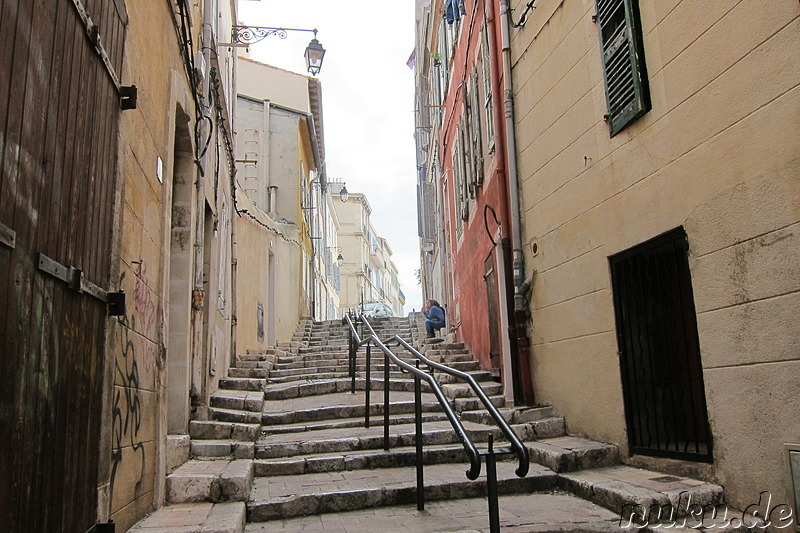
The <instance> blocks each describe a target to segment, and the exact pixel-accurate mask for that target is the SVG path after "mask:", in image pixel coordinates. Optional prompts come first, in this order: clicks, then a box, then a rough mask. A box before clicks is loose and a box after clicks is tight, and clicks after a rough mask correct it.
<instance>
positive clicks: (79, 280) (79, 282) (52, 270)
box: [39, 253, 125, 316]
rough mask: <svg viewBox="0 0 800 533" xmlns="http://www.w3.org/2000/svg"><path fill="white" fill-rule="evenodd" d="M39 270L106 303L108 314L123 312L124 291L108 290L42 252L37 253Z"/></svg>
mask: <svg viewBox="0 0 800 533" xmlns="http://www.w3.org/2000/svg"><path fill="white" fill-rule="evenodd" d="M39 270H41V271H42V272H45V273H47V274H50V275H51V276H53V277H54V278H56V279H60V280H61V281H63V282H64V283H66V284H67V286H68V287H69V288H70V289H71V290H73V291H75V292H78V293H86V294H89V295H90V296H93V297H95V298H97V299H98V300H100V301H101V302H103V303H106V304H108V314H109V315H110V316H122V315H124V314H125V291H122V290H120V291H119V292H108V291H106V290H105V289H102V288H100V287H98V286H97V285H95V284H94V283H92V282H91V281H88V280H86V278H84V277H83V270H81V269H79V268H75V267H65V266H64V265H62V264H61V263H59V262H58V261H54V260H53V259H50V258H49V257H47V256H46V255H44V254H42V253H40V254H39Z"/></svg>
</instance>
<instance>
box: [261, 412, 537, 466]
mask: <svg viewBox="0 0 800 533" xmlns="http://www.w3.org/2000/svg"><path fill="white" fill-rule="evenodd" d="M463 425H464V431H465V433H466V434H467V436H468V437H469V438H470V439H471V440H472V441H473V442H474V443H479V442H486V441H487V440H488V438H489V435H490V434H491V435H493V436H494V439H495V442H496V443H497V446H502V444H501V443H502V442H504V441H505V437H504V436H503V434H502V432H501V431H500V429H499V428H497V427H489V426H483V425H480V424H472V423H469V422H467V423H464V424H463ZM511 428H512V429H513V430H514V432H515V433H516V435H517V437H518V438H519V439H520V440H522V441H527V440H532V439H534V438H536V436H535V434H534V432H533V426H531V425H530V424H523V425H516V426H511ZM415 442H416V430H415V427H414V425H413V424H399V425H396V426H390V428H389V445H390V446H391V447H392V448H394V447H402V446H413V445H414V443H415ZM458 442H460V440H459V438H458V436H457V435H456V433H455V431H454V429H453V427H452V426H451V425H450V423H449V422H446V421H440V422H429V423H426V424H424V426H423V444H424V445H440V444H453V443H458ZM383 446H384V431H383V426H382V425H377V426H372V427H370V428H363V427H360V428H337V429H328V430H319V431H308V432H305V433H300V434H291V435H286V434H278V435H266V436H263V437H262V438H261V439H259V440H258V442H257V443H256V452H255V453H256V457H257V458H259V459H272V458H277V457H293V456H296V455H308V454H315V453H334V452H349V451H354V450H370V449H379V448H382V447H383Z"/></svg>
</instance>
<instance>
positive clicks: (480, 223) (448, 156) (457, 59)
mask: <svg viewBox="0 0 800 533" xmlns="http://www.w3.org/2000/svg"><path fill="white" fill-rule="evenodd" d="M489 1H491V0H489ZM476 4H477V5H476ZM465 7H466V12H467V14H466V16H465V17H463V18H462V21H461V25H462V27H461V30H460V31H461V34H460V36H459V39H458V42H457V49H456V51H455V54H454V58H453V61H452V63H451V79H450V86H449V89H448V92H447V99H446V101H445V117H444V125H443V128H442V131H441V138H440V146H442V147H443V148H444V150H443V155H442V161H443V173H444V191H445V195H444V197H445V199H446V201H447V202H448V204H449V205H448V209H447V212H448V213H449V219H448V220H447V225H448V228H447V234H448V236H449V246H450V251H451V256H452V257H453V264H452V268H453V285H454V287H453V289H454V290H453V302H452V304H451V306H450V307H449V309H448V320H449V324H450V325H451V326H453V327H456V328H457V329H456V330H455V334H456V339H457V340H460V341H463V342H464V343H465V344H466V345H467V347H468V348H469V349H470V350H471V351H472V352H473V354H474V355H475V356H476V357H478V358H479V360H480V362H481V365H482V366H483V367H484V368H490V367H491V360H490V349H491V346H490V338H489V324H488V301H487V293H486V281H485V280H484V277H483V276H484V273H485V270H484V263H485V261H486V259H487V258H488V257H489V255H490V254H491V253H492V250H493V249H494V245H493V244H492V241H491V239H490V237H489V233H491V235H492V237H495V234H496V230H497V223H496V222H495V219H494V217H493V216H492V214H491V213H488V212H487V213H486V217H485V221H484V213H485V208H484V207H485V206H486V205H489V206H491V208H492V209H494V211H495V213H496V215H497V218H498V219H499V220H500V223H501V225H502V228H503V234H502V236H503V237H507V236H509V235H508V232H509V231H510V225H509V218H508V191H507V179H506V174H505V169H506V163H505V130H504V127H503V126H504V123H503V114H502V108H503V101H502V96H503V91H502V64H501V62H500V56H499V53H500V44H499V43H500V32H499V24H494V23H493V19H494V18H496V16H491V15H492V13H491V11H492V10H493V13H494V14H497V13H499V7H498V6H497V5H494V6H491V8H488V9H489V10H490V18H489V29H490V33H491V34H492V35H493V37H494V39H495V44H494V46H493V47H491V48H492V49H493V52H494V56H495V59H494V60H493V65H492V75H493V77H494V78H495V79H494V83H493V91H492V94H493V103H494V110H495V113H494V125H495V150H494V152H493V153H492V154H486V153H484V157H485V160H486V161H487V162H488V164H487V165H485V167H484V172H485V174H484V181H483V185H482V186H481V187H479V188H478V189H477V194H476V196H475V198H474V199H471V200H470V215H469V219H468V220H466V221H464V222H463V233H462V235H461V236H460V237H459V235H458V233H457V231H456V227H457V224H456V219H455V216H457V209H456V208H455V206H456V205H457V204H456V198H455V196H454V189H455V184H454V183H453V169H452V164H453V159H452V157H453V156H452V149H453V145H454V143H453V139H454V138H455V136H456V134H457V126H458V123H459V120H460V118H461V113H462V111H463V101H462V98H463V96H464V91H462V90H460V86H461V84H464V85H466V83H467V80H468V76H469V73H470V72H471V71H472V67H473V65H474V64H475V61H476V59H475V58H476V57H479V53H480V30H481V26H482V22H483V18H484V2H475V1H472V0H466V2H465ZM484 139H485V137H484ZM484 151H485V142H484ZM487 226H488V229H489V233H487ZM498 289H499V290H504V287H498ZM502 304H503V300H502V299H500V300H499V305H502ZM457 306H458V307H460V311H461V313H460V314H461V321H460V322H458V321H457V315H456V308H457ZM498 319H499V318H498ZM498 331H499V333H500V335H501V336H502V335H506V334H507V333H506V332H504V331H503V330H502V328H500V327H499V325H498Z"/></svg>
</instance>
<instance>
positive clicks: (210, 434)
mask: <svg viewBox="0 0 800 533" xmlns="http://www.w3.org/2000/svg"><path fill="white" fill-rule="evenodd" d="M189 436H190V437H191V438H192V439H234V440H249V441H256V440H257V439H258V437H259V436H261V425H260V424H242V423H237V422H222V421H219V420H192V421H191V422H189Z"/></svg>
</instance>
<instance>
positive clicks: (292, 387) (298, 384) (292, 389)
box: [264, 378, 414, 400]
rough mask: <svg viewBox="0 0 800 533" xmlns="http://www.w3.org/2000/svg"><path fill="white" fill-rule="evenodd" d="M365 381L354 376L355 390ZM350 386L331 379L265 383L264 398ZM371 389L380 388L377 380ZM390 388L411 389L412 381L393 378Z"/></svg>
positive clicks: (313, 394)
mask: <svg viewBox="0 0 800 533" xmlns="http://www.w3.org/2000/svg"><path fill="white" fill-rule="evenodd" d="M365 386H366V382H365V380H364V379H363V378H356V390H358V391H363V390H364V389H365ZM350 388H351V380H350V379H349V378H347V379H341V378H340V379H332V380H327V381H319V382H306V381H294V382H290V383H279V384H272V385H267V386H266V387H265V389H264V398H265V399H266V400H283V399H287V398H298V397H305V396H316V395H320V394H330V393H333V392H346V391H348V390H350ZM372 388H373V390H378V389H382V384H381V382H379V381H375V382H373V387H372ZM390 390H393V391H413V390H414V381H413V380H410V379H407V380H394V381H392V382H391V383H390Z"/></svg>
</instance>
